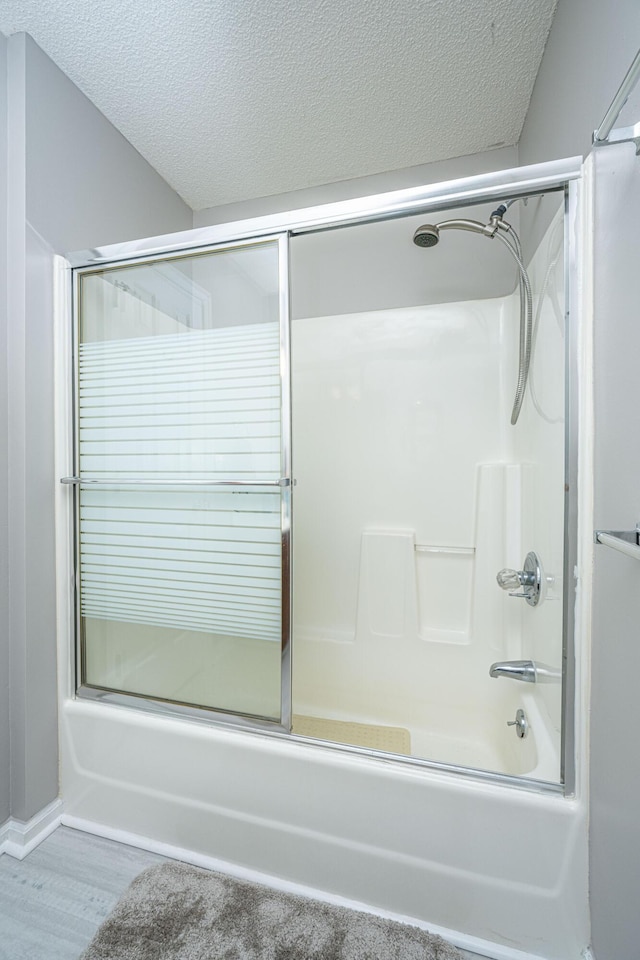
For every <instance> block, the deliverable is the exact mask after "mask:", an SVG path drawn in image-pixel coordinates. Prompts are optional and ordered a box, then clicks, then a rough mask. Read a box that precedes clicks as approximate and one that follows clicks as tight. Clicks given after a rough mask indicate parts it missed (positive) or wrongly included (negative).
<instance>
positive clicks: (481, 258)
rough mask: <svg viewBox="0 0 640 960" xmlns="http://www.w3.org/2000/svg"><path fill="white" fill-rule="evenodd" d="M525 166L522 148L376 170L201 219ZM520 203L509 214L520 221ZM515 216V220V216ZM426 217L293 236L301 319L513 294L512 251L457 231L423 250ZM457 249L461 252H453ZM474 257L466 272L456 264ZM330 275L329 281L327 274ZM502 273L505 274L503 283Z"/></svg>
mask: <svg viewBox="0 0 640 960" xmlns="http://www.w3.org/2000/svg"><path fill="white" fill-rule="evenodd" d="M517 165H518V154H517V150H516V149H515V147H507V148H503V149H501V150H493V151H488V152H485V153H480V154H475V155H473V156H468V157H457V158H456V159H453V160H448V161H443V162H438V163H431V164H423V165H422V166H419V167H411V168H407V169H405V170H396V171H393V172H390V173H384V174H377V175H376V176H371V177H363V178H361V179H358V180H347V181H343V182H341V183H331V184H325V185H323V186H319V187H313V188H310V189H307V190H297V191H295V192H293V193H287V194H280V195H279V196H273V197H263V198H261V199H259V200H248V201H245V202H243V203H234V204H227V205H226V206H222V207H213V208H210V209H209V210H201V211H200V212H199V213H196V214H194V223H195V225H196V226H205V225H207V224H213V223H225V222H230V221H233V220H241V219H243V218H248V217H255V216H263V215H267V214H270V213H277V212H281V211H286V210H295V209H298V208H302V207H307V206H314V205H315V204H320V203H332V202H334V201H338V200H348V199H352V198H354V197H362V196H367V195H369V194H374V193H385V192H387V191H390V190H401V189H404V188H406V187H412V186H419V185H421V184H427V183H437V182H441V181H443V180H453V179H457V178H458V177H466V176H472V175H474V174H479V173H486V172H489V171H492V170H499V169H507V168H510V167H516V166H517ZM494 206H495V204H483V205H481V206H479V207H472V208H469V207H466V208H459V209H458V210H456V211H447V212H446V214H443V215H442V217H437V216H436V215H435V214H434V217H435V219H444V218H445V217H452V216H466V217H474V218H476V219H482V220H483V219H487V218H488V217H489V214H490V213H491V210H492V209H493V207H494ZM518 212H519V211H518V209H517V208H514V209H513V216H512V217H511V218H510V219H511V220H512V221H513V222H514V224H515V225H516V227H517V226H518V219H517V218H518ZM514 217H515V220H514ZM425 219H430V218H425V217H424V216H421V217H409V218H407V219H400V220H392V221H384V222H383V223H373V224H365V225H362V226H354V227H349V228H347V229H339V230H331V231H328V232H323V233H317V234H310V235H305V236H300V237H294V238H293V240H292V243H291V277H292V281H291V294H292V296H291V300H292V313H293V317H294V318H299V317H322V316H333V315H337V314H342V313H360V312H362V311H368V310H383V309H387V308H390V307H395V308H397V307H409V306H414V305H416V304H423V303H427V302H428V303H443V302H448V301H451V300H460V299H483V298H486V297H498V296H503V295H505V294H507V293H511V292H512V290H513V289H514V287H515V284H516V273H515V269H514V267H513V263H512V262H511V260H510V258H509V254H508V253H507V252H506V251H504V250H502V249H497V245H496V244H488V243H486V244H485V243H482V242H480V243H479V242H478V237H474V236H472V235H470V234H462V233H452V234H449V235H447V237H446V243H445V244H442V245H441V246H439V247H435V248H434V249H432V250H428V251H425V250H421V249H419V248H418V247H416V246H415V245H414V244H413V243H412V236H413V233H414V231H415V229H416V228H417V227H418V226H419V224H420V223H422V222H423V221H424V220H425ZM452 250H456V251H458V253H459V257H460V259H457V258H456V257H453V256H450V254H451V252H452ZM459 262H464V263H467V264H470V266H469V269H467V270H466V271H465V272H464V274H461V273H460V270H458V269H457V268H456V264H457V263H459ZM329 277H330V278H331V282H330V283H328V282H327V278H329ZM496 278H500V279H499V281H498V282H497V283H496Z"/></svg>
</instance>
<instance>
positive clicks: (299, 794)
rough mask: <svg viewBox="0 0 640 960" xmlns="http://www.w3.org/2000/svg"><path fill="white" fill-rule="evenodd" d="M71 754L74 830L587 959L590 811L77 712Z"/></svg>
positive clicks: (68, 781)
mask: <svg viewBox="0 0 640 960" xmlns="http://www.w3.org/2000/svg"><path fill="white" fill-rule="evenodd" d="M61 754H62V768H61V781H62V791H61V792H62V796H63V800H64V807H65V815H64V819H63V822H65V823H67V824H68V825H70V826H76V827H80V828H83V829H89V830H92V831H95V832H97V833H101V834H104V835H108V836H116V837H120V838H124V839H127V840H128V841H129V842H135V843H140V844H142V845H143V846H147V847H150V848H152V849H164V848H163V847H162V845H169V847H171V848H177V849H178V851H179V852H178V855H179V856H182V857H184V858H185V859H189V860H192V861H194V862H198V863H204V864H208V865H212V864H214V865H215V864H217V865H218V866H220V865H222V866H223V868H224V869H227V870H229V871H231V872H235V873H237V872H238V871H240V872H245V873H246V871H249V872H250V873H251V874H255V873H256V872H257V873H258V874H261V875H263V876H265V877H267V878H269V879H270V881H271V882H273V883H276V884H278V885H283V884H285V885H289V886H290V885H291V884H294V885H298V886H300V887H303V888H306V889H307V890H308V891H311V892H313V893H315V894H316V895H320V896H324V897H329V898H333V899H335V898H336V897H338V898H345V899H347V900H349V901H356V902H358V903H360V904H364V905H366V906H367V907H368V908H370V909H373V910H375V911H378V912H380V911H382V912H385V913H391V914H397V915H401V916H404V917H408V918H412V919H413V920H414V921H416V922H420V923H421V924H423V925H426V926H428V927H429V928H431V929H436V930H438V929H439V930H441V931H443V932H444V933H445V935H447V936H449V938H450V939H452V940H453V941H454V942H456V943H458V944H459V945H461V946H464V947H467V948H468V949H474V950H476V951H478V952H482V953H485V954H486V955H487V956H493V957H496V958H507V957H511V958H516V957H522V956H527V955H529V956H535V957H545V958H548V960H578V958H579V957H581V955H582V954H581V951H582V950H583V949H584V948H585V947H586V945H587V943H588V913H587V845H586V817H585V810H584V806H583V803H582V802H581V801H578V800H575V799H566V798H564V797H562V796H560V795H554V794H543V793H535V792H529V791H525V790H521V789H517V788H515V787H510V786H507V785H503V784H493V783H486V782H479V781H475V780H473V779H467V778H463V777H458V776H455V775H453V774H447V773H443V772H438V771H434V770H431V769H420V768H412V767H409V766H406V765H403V764H399V763H397V762H395V761H393V760H383V759H378V758H371V757H367V756H356V755H352V754H351V755H350V754H346V753H341V752H338V751H333V750H327V749H326V748H323V747H322V746H320V745H314V744H309V743H302V742H295V741H286V740H283V739H278V738H271V737H266V736H262V735H259V734H252V733H245V732H241V731H233V730H229V729H223V728H219V727H213V726H210V725H208V724H204V723H198V722H196V721H193V720H180V719H173V718H165V717H161V716H154V715H151V714H148V713H143V712H139V711H134V710H131V709H127V708H120V707H116V706H109V705H105V704H100V703H89V702H81V701H74V700H70V699H69V700H65V701H64V702H63V704H62V716H61ZM174 852H175V851H174Z"/></svg>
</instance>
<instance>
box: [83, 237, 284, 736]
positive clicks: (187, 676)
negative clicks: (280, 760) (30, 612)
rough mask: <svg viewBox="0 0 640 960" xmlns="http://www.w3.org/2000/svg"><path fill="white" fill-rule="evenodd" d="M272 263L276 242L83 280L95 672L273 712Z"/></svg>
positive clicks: (87, 624) (276, 377)
mask: <svg viewBox="0 0 640 960" xmlns="http://www.w3.org/2000/svg"><path fill="white" fill-rule="evenodd" d="M278 257H279V251H278V244H277V242H273V241H267V242H265V243H260V244H255V245H249V246H242V247H236V248H230V249H225V250H223V251H219V252H215V253H209V254H203V255H198V256H191V257H183V258H180V259H176V260H161V261H157V262H154V263H145V264H140V265H132V266H127V267H118V268H116V269H111V270H104V271H96V272H91V273H88V274H84V275H82V276H81V281H80V322H79V344H78V394H77V395H78V455H79V474H80V477H81V478H82V483H81V484H80V493H79V523H80V574H81V581H80V603H81V617H82V641H83V642H82V651H83V665H82V675H83V682H84V683H86V684H89V685H91V686H97V687H104V688H107V689H114V690H119V691H122V692H126V693H134V694H140V695H145V696H151V697H155V698H158V699H163V700H169V701H176V702H179V703H189V704H193V705H195V706H205V707H218V708H220V709H223V710H232V711H233V712H239V713H247V714H251V715H256V716H264V717H267V718H269V719H278V718H279V716H280V671H281V657H280V645H281V637H282V625H281V609H282V599H281V597H282V583H281V570H282V555H281V553H282V545H281V540H282V538H281V529H280V526H281V520H280V517H281V497H282V496H283V494H282V493H281V490H280V488H279V487H278V486H277V481H278V480H279V478H280V476H281V473H282V454H281V446H282V444H281V422H280V421H281V389H280V341H281V334H280V306H279V304H280V300H279V289H278V283H279V280H278V278H279V262H278ZM220 483H223V484H225V486H222V487H220V486H219V487H218V488H216V487H215V486H207V484H213V485H215V484H220ZM269 484H271V486H269Z"/></svg>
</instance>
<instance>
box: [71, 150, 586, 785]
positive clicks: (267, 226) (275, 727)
mask: <svg viewBox="0 0 640 960" xmlns="http://www.w3.org/2000/svg"><path fill="white" fill-rule="evenodd" d="M581 176H582V158H581V157H574V158H570V159H564V160H557V161H551V162H548V163H541V164H535V165H532V166H529V167H516V168H512V169H508V170H499V171H496V172H493V173H489V174H481V175H478V176H475V177H468V178H464V179H460V180H453V181H446V182H443V183H436V184H430V185H427V186H421V187H413V188H409V189H405V190H398V191H393V192H391V193H383V194H378V195H372V196H368V197H364V198H359V199H356V200H347V201H341V202H337V203H327V204H323V205H320V206H314V207H308V208H302V209H298V210H292V211H288V212H285V213H278V214H272V215H268V216H262V217H257V218H252V219H248V220H240V221H235V222H230V223H226V224H219V225H215V226H209V227H201V228H196V229H193V230H189V231H184V232H181V233H175V234H168V235H165V236H159V237H152V238H148V239H144V240H137V241H131V242H127V243H121V244H112V245H109V246H105V247H96V248H94V249H91V250H82V251H78V252H75V253H71V254H68V255H67V264H68V266H69V267H71V268H72V270H73V274H74V278H75V282H74V285H73V289H74V296H73V302H74V310H73V312H74V343H75V344H77V328H76V324H77V290H76V283H77V277H78V276H79V275H80V274H81V273H88V272H90V271H91V270H101V269H103V268H106V267H109V266H115V265H118V264H122V265H133V264H137V263H145V262H149V261H153V262H158V261H161V260H163V259H165V258H166V259H169V258H171V257H175V256H181V255H185V254H189V253H202V252H206V251H214V250H217V249H220V248H222V247H224V246H228V245H242V244H244V243H251V242H253V243H255V242H256V241H257V242H260V241H262V240H265V239H267V238H274V237H275V236H279V238H280V242H281V243H285V242H286V238H287V237H291V236H296V235H302V234H309V233H317V232H321V231H325V230H334V229H338V228H342V227H347V226H355V225H358V224H364V223H374V222H380V221H384V220H389V219H396V218H399V217H410V216H414V215H418V214H422V213H427V212H428V211H430V210H434V209H437V210H446V209H451V208H453V207H457V206H460V205H461V204H463V203H467V204H472V203H473V204H476V203H482V202H491V201H494V200H498V201H499V200H502V199H504V198H505V197H509V198H526V197H528V196H534V195H540V194H541V193H545V192H552V191H558V192H560V191H564V193H565V198H566V199H565V221H566V220H567V219H568V218H569V216H570V215H571V216H573V217H575V215H576V210H577V202H578V200H577V191H576V189H575V188H576V183H577V181H579V180H580V178H581ZM566 235H567V236H569V233H568V232H567V234H566ZM570 247H571V244H570V243H567V244H566V247H565V249H566V254H565V261H566V263H565V265H566V267H567V268H570V269H571V270H572V271H574V272H573V273H572V274H571V276H570V275H569V270H568V269H566V270H565V278H566V279H565V283H566V284H567V293H568V294H569V296H568V298H567V304H573V303H575V302H576V300H577V288H576V284H577V281H576V280H575V266H576V265H575V262H574V260H573V257H574V251H572V250H571V249H570ZM285 261H287V258H285ZM287 267H288V261H287V265H286V266H285V268H284V274H285V275H284V276H283V277H281V280H282V282H281V290H280V296H281V298H282V301H281V305H282V307H283V311H284V312H283V316H284V317H286V327H287V331H286V334H283V336H284V337H286V338H287V344H286V350H287V351H288V326H289V276H288V269H287ZM285 300H286V303H284V301H285ZM568 313H569V311H567V315H568ZM569 330H570V340H569V343H570V349H567V365H568V369H567V373H568V376H567V411H568V414H569V416H568V430H567V435H566V436H567V439H566V456H565V460H566V469H565V479H566V490H567V493H566V509H565V563H564V573H565V591H564V637H563V658H564V663H565V671H564V684H563V737H562V757H563V759H562V767H563V777H562V782H561V783H555V782H547V781H541V780H532V779H529V778H527V777H520V776H511V775H506V774H500V773H493V772H490V771H483V770H478V769H474V768H470V767H459V766H456V765H453V764H446V763H441V762H437V761H432V760H426V759H422V758H418V757H408V756H405V755H399V754H397V755H396V754H390V753H383V752H379V751H376V750H372V749H368V748H364V747H357V746H352V745H349V744H342V743H335V742H333V741H325V740H319V739H312V738H309V737H302V736H299V735H297V734H293V733H292V732H291V686H290V676H291V644H290V642H284V641H283V646H282V663H283V672H282V676H283V680H284V678H285V677H286V678H287V680H286V682H285V683H283V688H282V716H281V722H280V723H278V722H274V721H270V720H266V719H263V718H260V717H253V716H250V715H247V714H235V713H231V712H227V711H220V710H216V709H215V708H208V707H207V708H198V707H194V706H192V705H189V704H180V703H176V702H173V701H171V702H168V701H163V700H162V699H158V698H153V697H148V696H146V695H137V694H131V693H122V692H120V691H117V690H108V689H105V688H102V687H101V688H98V687H93V686H90V685H86V684H84V685H83V684H82V683H80V682H78V681H79V675H78V673H77V672H76V685H75V695H76V696H78V697H81V698H83V699H87V700H93V701H97V702H100V703H101V704H104V705H105V706H112V707H114V708H119V707H123V706H124V707H127V708H133V709H136V710H142V711H144V712H146V713H152V714H156V715H161V716H166V717H182V718H186V719H190V720H193V721H196V722H206V723H208V724H213V725H215V726H219V727H226V728H232V729H238V730H243V731H247V732H250V733H252V734H259V735H264V736H270V737H278V738H284V739H287V740H292V741H296V742H300V743H304V744H308V745H309V746H310V747H316V748H318V747H320V748H322V749H332V750H337V751H339V752H343V753H350V754H356V755H363V756H367V757H374V758H376V760H378V761H380V762H387V763H389V762H392V763H394V764H395V763H401V764H405V765H408V766H411V767H421V768H425V769H432V770H436V771H441V772H444V773H450V774H455V775H457V776H462V777H468V778H470V779H473V780H480V781H488V782H493V783H503V784H507V785H511V786H515V787H519V788H521V789H525V790H530V791H531V790H532V791H536V792H547V793H555V794H565V795H572V794H573V792H574V789H575V758H574V753H575V730H574V724H575V718H574V709H575V690H574V624H575V621H574V603H575V586H574V578H573V574H572V571H573V570H574V568H575V565H576V562H577V472H578V466H577V462H578V451H577V406H578V394H577V375H576V373H575V370H574V369H573V366H572V365H573V362H574V360H573V358H574V357H575V355H576V354H575V346H576V342H577V334H576V325H575V323H571V324H570V327H569ZM285 366H286V377H285V379H286V381H287V382H286V386H285V389H286V391H288V390H289V389H290V382H289V381H290V364H289V363H288V357H287V363H286V365H285ZM287 397H288V394H287ZM73 406H74V411H73V416H74V421H75V400H74V402H73ZM284 406H285V405H284V404H283V415H284V416H283V436H286V437H289V438H290V411H289V409H288V408H287V410H285V409H284ZM74 429H75V427H74ZM286 446H287V450H286V454H285V460H286V468H285V466H284V464H283V471H282V475H281V479H279V480H277V481H273V480H272V481H268V482H265V483H261V482H260V483H259V482H258V481H251V482H246V481H245V485H252V486H253V485H255V486H268V485H271V486H274V485H275V486H279V487H280V488H281V489H282V495H283V500H282V503H283V508H282V514H283V548H284V547H285V540H286V549H283V584H284V583H286V584H287V587H288V585H289V580H290V564H291V561H290V552H289V537H290V522H291V520H290V498H291V488H292V487H293V486H294V485H295V479H293V478H291V475H290V463H291V461H290V440H289V445H286ZM74 463H77V453H76V454H75V456H74ZM71 473H72V475H70V476H67V477H62V478H61V482H62V483H63V484H67V485H69V486H71V488H72V489H73V490H74V501H75V504H74V510H73V514H74V516H75V518H76V519H75V524H76V537H77V530H78V516H77V510H78V506H77V501H78V497H77V496H75V491H76V490H77V489H78V487H79V486H82V485H84V484H85V483H100V484H103V485H104V484H114V485H115V484H117V483H120V484H122V485H128V484H132V485H133V484H135V485H138V484H143V483H147V484H148V483H153V481H139V480H137V479H133V478H131V479H129V480H119V481H116V480H115V479H114V480H113V481H110V480H100V481H95V480H93V479H90V478H87V479H86V480H85V479H83V478H82V477H81V476H79V475H78V474H77V472H76V470H72V471H71ZM184 482H185V481H182V483H184ZM162 483H163V484H165V485H166V482H165V481H162ZM194 483H197V484H198V485H200V486H203V487H205V486H211V487H215V486H222V485H224V486H232V485H234V483H233V482H232V481H217V482H215V483H213V482H212V483H207V482H206V481H195V482H194ZM169 485H170V483H169ZM235 485H242V484H241V483H237V484H235ZM77 560H78V544H77V540H76V543H75V558H74V567H75V584H76V588H75V590H74V595H75V609H76V671H78V668H79V660H80V657H79V655H78V654H79V650H78V646H79V638H80V613H79V597H78V592H77V584H78V570H77ZM290 618H291V597H290V591H289V590H287V596H286V597H285V598H283V636H284V634H285V632H286V633H287V635H288V634H289V632H290V624H291V620H290Z"/></svg>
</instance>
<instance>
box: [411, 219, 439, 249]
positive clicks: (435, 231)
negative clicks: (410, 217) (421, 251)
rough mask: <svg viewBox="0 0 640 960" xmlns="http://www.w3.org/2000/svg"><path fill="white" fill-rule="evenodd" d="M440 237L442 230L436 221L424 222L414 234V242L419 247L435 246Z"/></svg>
mask: <svg viewBox="0 0 640 960" xmlns="http://www.w3.org/2000/svg"><path fill="white" fill-rule="evenodd" d="M439 239H440V230H439V228H438V227H437V226H436V224H435V223H423V224H422V226H421V227H418V229H417V230H416V232H415V233H414V235H413V242H414V243H415V244H416V245H417V246H418V247H435V245H436V243H437V242H438V240H439Z"/></svg>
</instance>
